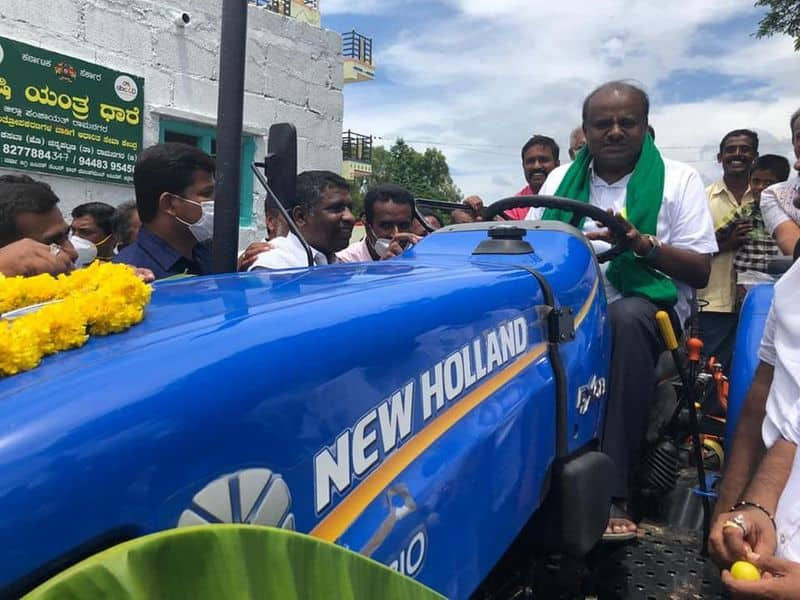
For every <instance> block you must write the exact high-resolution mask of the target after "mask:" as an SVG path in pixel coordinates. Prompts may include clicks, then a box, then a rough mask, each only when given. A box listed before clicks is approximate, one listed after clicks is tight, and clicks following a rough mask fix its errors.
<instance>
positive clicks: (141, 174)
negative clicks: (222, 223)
mask: <svg viewBox="0 0 800 600" xmlns="http://www.w3.org/2000/svg"><path fill="white" fill-rule="evenodd" d="M214 171H215V164H214V159H213V158H211V157H210V156H209V155H208V154H206V153H205V152H203V151H202V150H199V149H198V148H195V147H193V146H189V145H187V144H177V143H165V144H157V145H155V146H151V147H149V148H146V149H145V150H144V151H142V153H141V154H140V155H139V158H138V159H137V160H136V166H135V167H134V171H133V183H134V187H135V189H136V208H137V210H138V212H139V218H140V219H141V221H142V228H141V230H140V231H139V237H138V238H137V240H136V241H135V242H134V243H132V244H131V245H129V246H126V247H125V248H124V249H123V250H122V251H120V253H119V254H118V255H117V256H116V257H114V259H113V261H114V262H118V263H125V264H129V265H133V266H135V267H146V268H148V269H150V270H151V271H153V273H154V274H155V277H156V279H164V278H166V277H171V276H173V275H182V274H190V275H205V274H208V273H211V260H212V255H211V245H210V244H211V239H212V238H213V234H214V230H213V225H214Z"/></svg>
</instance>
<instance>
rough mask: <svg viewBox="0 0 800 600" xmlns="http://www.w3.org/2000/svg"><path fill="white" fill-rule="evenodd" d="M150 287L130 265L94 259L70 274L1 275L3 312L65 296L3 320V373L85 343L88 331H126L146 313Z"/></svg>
mask: <svg viewBox="0 0 800 600" xmlns="http://www.w3.org/2000/svg"><path fill="white" fill-rule="evenodd" d="M150 292H151V290H150V286H148V285H146V284H145V283H143V282H142V281H141V280H140V279H139V278H138V277H137V276H136V273H135V272H134V271H133V269H131V268H130V267H128V266H126V265H117V264H111V263H101V262H99V261H96V262H94V263H92V264H91V265H89V266H88V267H86V268H83V269H79V270H77V271H73V272H72V273H70V274H69V275H59V276H58V277H53V276H51V275H36V276H35V277H4V276H2V275H0V313H5V312H9V311H12V310H16V309H18V308H23V307H25V306H30V305H31V304H39V303H41V302H49V301H51V300H61V302H56V303H54V304H48V305H46V306H43V307H41V308H40V309H39V310H37V311H35V312H32V313H29V314H27V315H24V316H22V317H19V318H16V319H14V320H10V321H4V320H0V377H3V376H8V375H14V374H16V373H19V372H21V371H28V370H30V369H33V368H34V367H36V366H38V365H39V363H40V362H41V361H42V358H43V357H45V356H47V355H49V354H54V353H56V352H60V351H61V350H67V349H69V348H77V347H80V346H83V344H85V343H86V340H88V339H89V336H90V335H108V334H110V333H117V332H119V331H124V330H126V329H128V328H129V327H131V326H132V325H135V324H136V323H139V322H140V321H141V320H142V319H143V318H144V308H145V306H147V303H148V302H149V301H150Z"/></svg>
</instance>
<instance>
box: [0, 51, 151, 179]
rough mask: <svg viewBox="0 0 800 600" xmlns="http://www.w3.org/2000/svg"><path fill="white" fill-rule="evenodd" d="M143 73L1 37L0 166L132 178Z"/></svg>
mask: <svg viewBox="0 0 800 600" xmlns="http://www.w3.org/2000/svg"><path fill="white" fill-rule="evenodd" d="M143 111H144V79H142V78H141V77H136V76H134V75H131V74H128V73H121V72H119V71H113V70H111V69H106V68H105V67H101V66H99V65H95V64H93V63H88V62H86V61H82V60H78V59H77V58H72V57H70V56H64V55H63V54H57V53H55V52H50V51H48V50H44V49H41V48H37V47H35V46H30V45H28V44H23V43H22V42H17V41H14V40H10V39H8V38H5V37H2V36H0V167H3V168H8V169H17V170H24V171H38V172H41V173H51V174H54V175H64V176H67V177H79V178H82V179H93V180H98V181H104V182H106V183H119V184H130V183H132V182H133V165H134V163H135V162H136V155H137V154H138V152H139V149H140V148H141V146H142V129H143V126H142V119H143V117H144V115H143Z"/></svg>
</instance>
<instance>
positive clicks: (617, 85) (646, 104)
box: [581, 80, 650, 123]
mask: <svg viewBox="0 0 800 600" xmlns="http://www.w3.org/2000/svg"><path fill="white" fill-rule="evenodd" d="M607 89H614V90H620V89H624V90H628V91H631V92H634V93H635V94H637V95H638V96H639V98H640V99H641V100H642V107H643V108H644V119H645V121H646V120H647V117H648V115H649V114H650V96H648V95H647V92H645V91H644V90H643V89H642V88H640V87H637V86H635V85H633V84H632V83H628V82H627V81H620V80H616V81H608V82H606V83H604V84H603V85H600V86H598V87H596V88H595V89H593V90H592V91H591V92H589V95H588V96H586V99H585V100H584V101H583V109H582V112H581V114H582V116H583V122H584V123H585V122H586V115H587V113H588V112H589V102H591V100H592V98H594V97H595V96H596V95H597V94H599V93H600V92H602V91H604V90H607Z"/></svg>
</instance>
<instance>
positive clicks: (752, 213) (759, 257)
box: [730, 154, 790, 306]
mask: <svg viewBox="0 0 800 600" xmlns="http://www.w3.org/2000/svg"><path fill="white" fill-rule="evenodd" d="M789 170H790V169H789V161H788V160H786V158H785V157H783V156H778V155H777V154H765V155H763V156H760V157H759V158H758V159H756V161H755V162H754V163H753V167H752V169H751V171H750V192H751V193H752V195H753V203H752V204H751V205H748V206H747V210H748V211H749V214H748V215H747V216H749V218H750V221H751V223H752V225H753V228H752V230H750V232H749V233H748V234H747V238H746V239H745V241H744V243H743V244H742V245H741V246H739V249H738V250H737V251H736V256H735V257H734V259H733V268H734V269H735V271H736V274H737V275H738V274H739V273H743V272H744V271H760V272H762V273H766V271H767V263H768V262H769V260H770V259H771V258H774V257H776V256H779V255H780V254H781V252H780V250H779V249H778V244H777V242H776V241H775V240H774V239H773V238H772V236H771V235H770V233H769V231H767V229H766V227H765V226H764V217H763V215H762V214H761V207H760V204H759V203H760V201H761V192H762V191H763V190H765V189H766V188H768V187H769V186H771V185H774V184H776V183H778V182H780V181H785V180H786V179H787V178H788V177H789ZM743 216H744V215H743ZM734 225H735V222H732V223H731V225H730V226H731V227H733V226H734ZM743 299H744V288H742V287H741V286H738V288H737V306H740V305H741V301H742V300H743Z"/></svg>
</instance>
